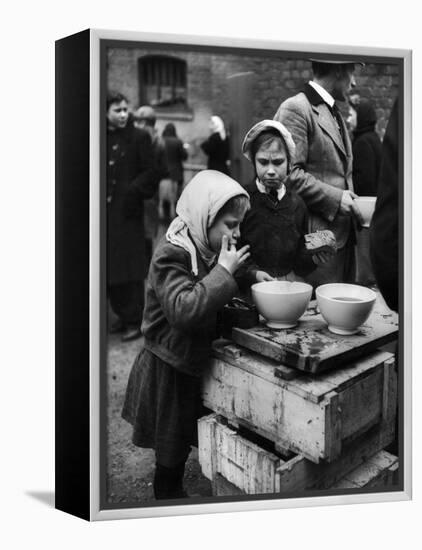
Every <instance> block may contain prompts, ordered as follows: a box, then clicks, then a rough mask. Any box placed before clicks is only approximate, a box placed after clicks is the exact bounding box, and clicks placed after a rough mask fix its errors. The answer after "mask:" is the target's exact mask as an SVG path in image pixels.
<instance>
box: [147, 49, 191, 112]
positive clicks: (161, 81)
mask: <svg viewBox="0 0 422 550" xmlns="http://www.w3.org/2000/svg"><path fill="white" fill-rule="evenodd" d="M138 72H139V104H140V105H152V106H153V107H177V108H181V109H185V108H186V107H187V93H186V90H187V84H186V61H184V60H183V59H178V58H176V57H169V56H164V55H146V56H144V57H141V58H140V59H139V60H138Z"/></svg>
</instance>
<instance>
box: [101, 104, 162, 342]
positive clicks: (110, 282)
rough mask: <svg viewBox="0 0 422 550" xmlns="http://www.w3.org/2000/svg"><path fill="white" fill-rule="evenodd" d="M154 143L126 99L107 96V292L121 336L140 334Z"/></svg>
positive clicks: (154, 177)
mask: <svg viewBox="0 0 422 550" xmlns="http://www.w3.org/2000/svg"><path fill="white" fill-rule="evenodd" d="M158 183H159V174H158V173H157V170H156V168H155V167H154V162H153V150H152V143H151V138H150V136H149V134H148V133H147V132H146V131H142V130H138V129H136V128H134V126H133V124H132V123H131V122H130V121H129V111H128V102H127V99H126V98H125V96H123V95H122V94H119V93H113V94H109V95H108V98H107V196H106V200H107V291H108V297H109V300H110V305H111V307H112V309H113V311H114V313H115V314H116V315H117V317H118V320H117V322H116V323H115V324H114V325H113V326H112V327H111V329H110V331H111V332H122V333H123V336H122V340H123V341H129V340H133V339H135V338H139V337H140V336H141V322H142V310H143V305H144V283H143V281H144V277H145V275H146V265H145V237H144V220H143V216H144V207H143V201H144V200H145V199H147V198H149V197H151V196H153V195H154V193H155V192H156V190H157V186H158Z"/></svg>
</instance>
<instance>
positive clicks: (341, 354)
mask: <svg viewBox="0 0 422 550" xmlns="http://www.w3.org/2000/svg"><path fill="white" fill-rule="evenodd" d="M397 336H398V317H397V315H396V314H395V313H394V312H391V311H390V310H386V308H385V307H384V306H383V305H382V304H381V303H380V301H379V300H377V303H376V305H375V307H374V310H373V311H372V313H371V315H370V317H369V319H368V320H367V322H366V323H365V324H364V325H362V326H361V327H360V329H359V331H358V333H356V334H354V335H351V336H340V335H336V334H333V333H331V332H330V331H329V330H328V328H327V324H326V323H325V321H324V320H323V318H322V317H321V315H320V314H317V315H315V304H314V303H311V305H310V308H309V309H308V311H307V312H306V313H305V315H304V316H303V317H302V318H301V320H300V323H299V325H298V326H297V327H295V328H293V329H287V330H274V329H270V328H268V327H267V326H266V325H265V324H264V323H263V322H261V323H260V324H259V325H258V326H256V327H253V328H250V329H240V328H233V331H232V338H233V340H234V341H235V342H237V343H238V344H240V345H241V346H244V347H246V348H248V349H250V350H252V351H255V352H257V353H259V354H260V355H264V356H265V357H268V358H270V359H273V360H275V361H277V362H280V363H282V364H284V365H287V366H290V367H294V368H297V369H299V370H302V371H305V372H311V373H317V372H321V371H324V370H328V369H332V368H338V367H339V366H343V365H345V364H346V363H349V362H351V361H355V360H356V359H359V358H360V357H363V356H365V355H367V354H369V353H371V352H373V351H374V350H375V349H376V348H378V347H379V346H381V345H384V344H386V343H388V342H391V341H393V340H395V339H397Z"/></svg>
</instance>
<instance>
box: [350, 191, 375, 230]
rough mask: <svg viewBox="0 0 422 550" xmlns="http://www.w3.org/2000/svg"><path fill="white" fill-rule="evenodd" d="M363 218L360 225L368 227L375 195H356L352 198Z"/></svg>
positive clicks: (372, 212) (373, 208)
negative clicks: (356, 196) (355, 197)
mask: <svg viewBox="0 0 422 550" xmlns="http://www.w3.org/2000/svg"><path fill="white" fill-rule="evenodd" d="M354 201H355V203H356V204H357V205H358V208H359V211H360V213H361V215H362V218H363V223H362V227H369V225H370V223H371V220H372V216H373V214H374V211H375V203H376V201H377V198H376V197H358V198H357V199H354Z"/></svg>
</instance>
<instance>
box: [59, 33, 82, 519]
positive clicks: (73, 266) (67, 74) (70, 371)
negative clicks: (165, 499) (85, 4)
mask: <svg viewBox="0 0 422 550" xmlns="http://www.w3.org/2000/svg"><path fill="white" fill-rule="evenodd" d="M55 53H56V58H55V68H56V81H55V86H56V90H55V100H56V126H55V132H56V153H55V158H56V167H55V177H56V184H55V186H56V187H55V190H56V201H55V208H56V267H55V268H56V306H55V307H56V356H55V361H56V364H55V390H56V398H55V399H56V400H55V436H56V442H55V461H56V467H55V486H56V502H55V507H56V508H57V509H59V510H62V511H64V512H67V513H70V514H73V515H75V516H78V517H80V518H82V519H86V520H89V519H90V438H89V436H90V416H89V413H90V408H89V402H90V396H89V360H90V357H89V351H90V349H89V348H90V343H89V340H90V327H89V221H90V220H89V203H90V201H89V183H90V181H89V117H90V110H89V99H90V97H89V96H90V31H89V30H85V31H82V32H80V33H77V34H74V35H72V36H69V37H66V38H63V39H61V40H58V41H57V42H56V44H55Z"/></svg>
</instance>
